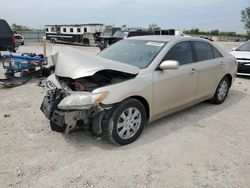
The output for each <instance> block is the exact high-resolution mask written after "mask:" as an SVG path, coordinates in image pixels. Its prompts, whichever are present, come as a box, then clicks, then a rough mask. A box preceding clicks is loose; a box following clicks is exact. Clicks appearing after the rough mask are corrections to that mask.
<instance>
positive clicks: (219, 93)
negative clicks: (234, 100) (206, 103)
mask: <svg viewBox="0 0 250 188" xmlns="http://www.w3.org/2000/svg"><path fill="white" fill-rule="evenodd" d="M229 88H230V82H229V79H228V78H227V77H224V78H223V79H222V80H221V81H220V83H219V85H218V87H217V89H216V92H215V94H214V97H213V98H212V99H211V100H210V101H211V102H212V103H214V104H221V103H223V102H224V101H225V99H226V97H227V94H228V91H229Z"/></svg>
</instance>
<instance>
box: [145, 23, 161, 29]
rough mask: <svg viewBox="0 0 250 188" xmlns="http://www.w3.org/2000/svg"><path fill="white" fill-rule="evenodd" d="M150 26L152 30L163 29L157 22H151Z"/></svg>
mask: <svg viewBox="0 0 250 188" xmlns="http://www.w3.org/2000/svg"><path fill="white" fill-rule="evenodd" d="M148 28H149V29H150V30H151V31H159V30H161V28H160V27H159V26H158V25H157V24H155V23H151V24H149V26H148Z"/></svg>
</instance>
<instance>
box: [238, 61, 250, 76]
mask: <svg viewBox="0 0 250 188" xmlns="http://www.w3.org/2000/svg"><path fill="white" fill-rule="evenodd" d="M237 75H243V76H245V75H246V76H250V61H249V62H248V61H247V62H246V61H238V69H237Z"/></svg>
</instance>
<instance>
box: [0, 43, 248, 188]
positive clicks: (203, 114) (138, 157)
mask: <svg viewBox="0 0 250 188" xmlns="http://www.w3.org/2000/svg"><path fill="white" fill-rule="evenodd" d="M218 44H219V45H220V46H221V47H223V48H224V49H226V50H227V51H229V50H230V49H231V48H232V47H233V46H237V45H238V44H233V43H218ZM75 47H76V48H80V49H82V50H84V51H87V52H90V53H97V52H98V49H97V48H94V47H92V48H87V47H77V46H75ZM50 50H51V45H49V48H48V51H50ZM27 51H33V52H37V53H41V52H42V46H40V45H28V46H22V47H21V48H20V50H19V52H20V53H21V52H27ZM0 77H3V70H2V68H0ZM41 91H42V89H41V88H39V87H37V86H36V83H29V84H27V85H24V86H21V87H17V88H12V89H4V88H0V108H1V110H0V128H1V131H0V187H24V188H26V187H32V188H33V187H60V188H61V187H122V188H126V187H128V188H131V187H139V188H140V187H170V188H189V187H197V188H198V187H199V188H200V187H201V188H249V187H250V115H249V114H250V79H249V78H246V77H243V78H237V79H236V81H235V82H234V84H233V86H232V88H231V91H230V93H229V96H228V98H227V100H226V101H225V103H223V104H222V105H212V104H209V103H207V102H204V103H201V104H198V105H196V106H193V107H192V108H188V109H186V110H183V111H181V112H179V113H176V114H174V115H171V116H168V117H165V118H163V119H161V120H158V121H156V122H154V123H152V124H150V125H148V126H147V127H146V128H145V130H144V132H143V133H142V135H141V137H140V138H139V139H138V140H137V141H136V142H134V143H132V144H130V145H127V146H122V147H121V146H120V147H119V146H114V145H112V144H110V143H109V142H106V141H104V140H99V139H96V138H93V137H92V136H91V134H90V133H89V132H86V131H79V132H75V133H72V134H70V135H63V134H59V133H56V132H52V131H51V130H50V128H49V122H48V120H47V119H46V118H45V117H44V115H43V114H42V113H41V112H40V110H39V107H40V105H41V102H42V99H43V94H42V93H41Z"/></svg>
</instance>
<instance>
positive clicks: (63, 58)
mask: <svg viewBox="0 0 250 188" xmlns="http://www.w3.org/2000/svg"><path fill="white" fill-rule="evenodd" d="M51 58H52V61H53V63H54V64H55V67H56V68H55V74H56V75H57V76H61V77H68V78H72V79H77V78H81V77H87V76H92V75H94V74H95V73H96V72H98V71H101V70H115V71H120V72H124V73H129V74H138V73H139V71H140V69H139V68H137V67H135V66H132V65H128V64H125V63H120V62H116V61H112V60H109V59H105V58H102V57H99V56H96V55H91V54H88V53H85V52H82V51H81V50H78V49H75V48H69V47H66V48H65V47H54V48H53V50H52V56H51Z"/></svg>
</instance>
